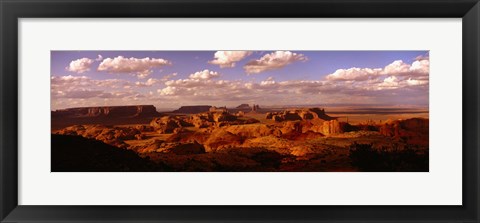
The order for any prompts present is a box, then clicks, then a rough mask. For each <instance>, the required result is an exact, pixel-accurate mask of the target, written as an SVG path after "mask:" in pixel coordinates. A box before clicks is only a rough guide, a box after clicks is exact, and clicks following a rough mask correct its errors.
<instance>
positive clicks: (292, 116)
mask: <svg viewBox="0 0 480 223" xmlns="http://www.w3.org/2000/svg"><path fill="white" fill-rule="evenodd" d="M265 117H266V119H272V120H274V121H276V122H282V121H298V120H312V119H322V120H326V121H329V120H334V119H335V118H333V117H330V116H328V115H327V114H326V113H325V110H324V109H320V108H305V109H291V110H285V111H281V112H268V113H267V114H266V116H265Z"/></svg>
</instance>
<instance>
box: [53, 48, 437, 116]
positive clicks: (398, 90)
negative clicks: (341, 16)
mask: <svg viewBox="0 0 480 223" xmlns="http://www.w3.org/2000/svg"><path fill="white" fill-rule="evenodd" d="M232 52H233V53H232ZM241 52H243V53H242V54H240V53H241ZM100 55H101V56H100ZM217 55H219V56H217ZM429 59H430V58H429V55H428V51H252V52H250V51H248V52H247V51H220V52H217V51H52V52H51V76H52V109H58V108H65V107H78V106H100V105H121V104H155V105H157V106H160V107H176V106H180V105H186V104H191V103H201V104H212V105H215V103H221V104H222V105H223V104H227V105H232V106H233V105H235V104H238V103H240V102H244V103H252V102H257V103H260V104H262V103H263V104H267V105H268V104H272V105H273V104H282V103H285V104H291V103H295V102H298V101H299V99H300V98H306V97H307V98H309V100H305V102H307V103H312V104H321V103H335V102H336V101H341V102H343V103H354V102H357V103H360V104H361V103H365V104H375V103H378V104H385V103H387V104H402V105H403V104H405V105H428V76H429ZM154 60H155V61H154ZM369 69H370V70H369ZM375 69H377V70H375ZM197 72H200V73H198V75H200V76H198V78H195V75H193V74H195V73H197ZM202 72H203V73H202ZM201 74H203V76H201ZM200 77H202V78H200ZM203 77H204V78H203ZM182 80H183V81H182ZM147 81H148V84H145V83H147ZM142 83H144V84H143V85H142ZM302 84H303V85H304V87H303V88H302ZM140 86H141V87H140ZM239 88H243V89H239ZM209 90H210V93H209V92H208V91H209ZM229 90H230V91H229ZM229 92H232V93H237V94H238V95H239V97H227V96H228V95H229V94H230V93H229ZM259 94H262V97H259V96H258V95H259ZM385 94H387V95H390V96H391V97H390V98H387V97H386V96H385ZM82 96H83V97H82ZM314 96H317V97H318V100H313V99H312V97H314ZM332 97H333V98H332ZM327 99H328V100H327ZM392 99H394V100H392ZM159 101H163V102H162V103H160V102H159ZM357 103H356V104H357Z"/></svg>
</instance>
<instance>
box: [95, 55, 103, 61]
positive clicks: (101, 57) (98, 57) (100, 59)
mask: <svg viewBox="0 0 480 223" xmlns="http://www.w3.org/2000/svg"><path fill="white" fill-rule="evenodd" d="M102 60H103V56H102V55H100V54H98V56H97V59H95V61H102Z"/></svg>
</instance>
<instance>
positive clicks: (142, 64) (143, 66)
mask: <svg viewBox="0 0 480 223" xmlns="http://www.w3.org/2000/svg"><path fill="white" fill-rule="evenodd" d="M171 64H172V63H171V62H170V61H168V60H165V59H161V58H149V57H145V58H141V59H140V58H134V57H130V58H125V57H123V56H118V57H115V58H113V59H112V58H106V59H104V60H103V61H102V62H101V63H100V65H99V66H98V68H97V70H99V71H107V72H109V73H130V74H134V75H136V76H137V77H139V78H146V77H148V76H149V75H150V74H151V73H152V72H153V70H152V69H153V68H161V67H164V66H168V65H171Z"/></svg>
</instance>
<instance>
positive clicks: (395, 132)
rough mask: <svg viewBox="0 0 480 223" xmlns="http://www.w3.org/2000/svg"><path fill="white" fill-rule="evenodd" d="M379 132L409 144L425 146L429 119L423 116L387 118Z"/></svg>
mask: <svg viewBox="0 0 480 223" xmlns="http://www.w3.org/2000/svg"><path fill="white" fill-rule="evenodd" d="M379 132H380V133H381V134H382V135H385V136H390V137H393V138H395V139H402V140H404V141H406V142H407V143H410V144H417V145H424V146H425V145H428V134H429V120H428V119H423V118H411V119H406V120H395V121H392V120H388V121H386V122H385V123H384V124H383V125H381V126H380V128H379Z"/></svg>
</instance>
